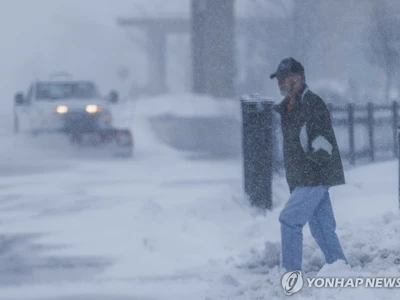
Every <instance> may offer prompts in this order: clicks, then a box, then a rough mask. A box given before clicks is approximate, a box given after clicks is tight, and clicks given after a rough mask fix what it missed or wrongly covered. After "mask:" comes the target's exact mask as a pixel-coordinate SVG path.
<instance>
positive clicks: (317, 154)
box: [306, 99, 334, 165]
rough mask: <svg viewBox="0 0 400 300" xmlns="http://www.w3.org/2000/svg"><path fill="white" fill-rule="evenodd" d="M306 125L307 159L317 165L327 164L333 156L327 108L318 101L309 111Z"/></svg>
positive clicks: (331, 133) (329, 118) (331, 132)
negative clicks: (309, 115)
mask: <svg viewBox="0 0 400 300" xmlns="http://www.w3.org/2000/svg"><path fill="white" fill-rule="evenodd" d="M310 113H311V117H310V120H309V122H308V124H307V134H308V137H309V139H308V149H307V150H308V151H307V153H306V155H307V157H308V158H309V159H310V160H312V161H313V162H315V163H316V164H318V165H323V164H326V163H327V162H329V160H330V159H331V157H332V154H333V137H334V135H333V128H332V123H331V117H330V113H329V110H328V107H327V106H326V105H325V103H324V102H323V101H322V100H321V99H318V100H317V101H315V103H314V105H313V106H312V109H311V112H310Z"/></svg>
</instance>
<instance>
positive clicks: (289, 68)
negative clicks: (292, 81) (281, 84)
mask: <svg viewBox="0 0 400 300" xmlns="http://www.w3.org/2000/svg"><path fill="white" fill-rule="evenodd" d="M295 74H304V67H303V65H302V64H301V63H300V62H298V61H297V60H295V59H294V58H292V57H289V58H285V59H284V60H282V61H281V62H280V64H279V66H278V69H277V70H276V72H275V73H273V74H271V75H270V76H269V77H270V78H271V79H272V78H275V77H280V78H286V77H289V76H290V75H295Z"/></svg>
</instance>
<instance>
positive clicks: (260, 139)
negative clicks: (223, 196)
mask: <svg viewBox="0 0 400 300" xmlns="http://www.w3.org/2000/svg"><path fill="white" fill-rule="evenodd" d="M273 105H274V102H273V101H271V100H270V99H266V98H261V97H242V98H241V109H242V151H243V175H244V192H245V193H246V195H247V196H248V198H249V201H250V203H251V205H253V206H256V207H259V208H262V209H272V178H273V160H274V155H273V154H274V147H273V140H274V139H273V125H274V115H273Z"/></svg>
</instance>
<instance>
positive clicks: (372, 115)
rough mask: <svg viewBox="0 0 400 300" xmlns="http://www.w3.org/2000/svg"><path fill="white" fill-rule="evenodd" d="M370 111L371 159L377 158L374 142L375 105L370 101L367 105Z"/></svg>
mask: <svg viewBox="0 0 400 300" xmlns="http://www.w3.org/2000/svg"><path fill="white" fill-rule="evenodd" d="M367 112H368V137H369V157H370V159H371V161H374V160H375V142H374V127H375V125H374V123H375V120H374V105H373V104H372V103H371V102H369V103H368V105H367Z"/></svg>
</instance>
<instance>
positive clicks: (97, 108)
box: [85, 104, 103, 114]
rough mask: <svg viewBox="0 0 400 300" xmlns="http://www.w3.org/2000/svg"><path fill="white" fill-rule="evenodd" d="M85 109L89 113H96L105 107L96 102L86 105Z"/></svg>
mask: <svg viewBox="0 0 400 300" xmlns="http://www.w3.org/2000/svg"><path fill="white" fill-rule="evenodd" d="M85 110H86V112H87V113H89V114H95V113H98V112H101V111H102V110H103V108H102V107H101V106H99V105H96V104H90V105H86V108H85Z"/></svg>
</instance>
